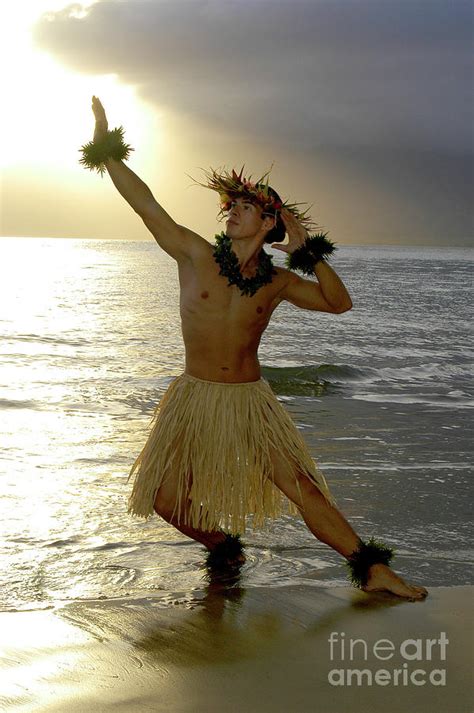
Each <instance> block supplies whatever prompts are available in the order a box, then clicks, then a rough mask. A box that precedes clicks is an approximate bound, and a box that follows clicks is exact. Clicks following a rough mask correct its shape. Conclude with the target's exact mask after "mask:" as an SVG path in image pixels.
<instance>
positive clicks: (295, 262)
mask: <svg viewBox="0 0 474 713" xmlns="http://www.w3.org/2000/svg"><path fill="white" fill-rule="evenodd" d="M326 235H327V233H316V235H310V236H309V237H308V238H306V240H305V241H304V244H303V245H302V246H301V247H299V248H297V249H296V250H295V251H294V252H292V253H290V254H288V255H287V256H286V259H285V264H286V267H287V268H288V269H289V270H299V271H300V272H303V273H304V274H305V275H314V266H315V265H316V263H317V262H319V261H320V260H324V258H325V257H328V256H329V255H331V254H332V253H333V252H334V251H335V250H337V248H336V246H335V245H334V243H333V242H332V240H329V238H327V237H326Z"/></svg>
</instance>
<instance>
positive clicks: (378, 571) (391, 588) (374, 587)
mask: <svg viewBox="0 0 474 713" xmlns="http://www.w3.org/2000/svg"><path fill="white" fill-rule="evenodd" d="M362 589H363V591H364V592H390V593H391V594H396V595H397V596H398V597H404V598H405V599H409V600H411V601H415V600H421V599H424V598H425V597H426V596H427V595H428V590H427V589H425V587H419V586H416V585H414V584H408V582H405V581H404V580H403V579H402V578H401V577H399V576H398V574H396V573H395V572H394V571H393V569H390V567H388V566H387V565H386V564H373V565H372V566H371V567H370V569H369V573H368V579H367V584H366V585H365V586H363V587H362Z"/></svg>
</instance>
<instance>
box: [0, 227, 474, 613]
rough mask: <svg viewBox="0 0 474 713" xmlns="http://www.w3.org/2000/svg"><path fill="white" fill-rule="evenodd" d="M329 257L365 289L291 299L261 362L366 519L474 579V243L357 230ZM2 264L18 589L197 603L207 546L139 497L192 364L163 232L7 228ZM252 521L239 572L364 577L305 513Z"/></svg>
mask: <svg viewBox="0 0 474 713" xmlns="http://www.w3.org/2000/svg"><path fill="white" fill-rule="evenodd" d="M270 252H272V253H274V258H275V262H276V264H283V257H284V256H283V255H281V254H279V253H278V252H277V251H271V250H270ZM331 264H332V265H333V266H334V268H335V269H336V271H337V272H338V274H339V275H340V276H341V277H342V279H343V280H344V282H345V284H346V285H347V287H348V289H349V292H350V294H351V296H352V299H353V303H354V308H353V309H352V310H351V311H350V312H347V313H344V314H342V315H329V314H324V313H318V312H310V311H307V310H301V309H298V308H296V307H294V306H293V305H290V304H288V303H283V304H281V305H280V306H279V307H278V309H277V310H276V312H275V313H274V315H273V319H272V322H271V323H270V325H269V327H268V329H267V331H266V333H265V334H264V336H263V338H262V343H261V347H260V361H261V364H262V372H263V376H264V377H265V378H267V379H268V381H269V382H270V385H271V386H272V388H273V389H274V391H275V392H276V394H277V395H278V398H279V399H281V401H282V402H283V403H284V405H285V407H286V408H287V409H288V410H289V412H290V414H291V415H292V417H293V418H294V420H295V421H296V423H297V426H298V428H299V429H301V432H302V434H303V436H304V437H305V439H306V440H307V442H308V444H309V446H310V450H311V453H312V455H313V457H314V458H315V460H316V461H317V462H318V464H319V466H320V468H321V469H322V470H323V472H324V473H325V475H326V478H327V480H328V482H329V484H330V487H331V489H332V491H333V493H334V495H335V497H336V500H337V502H338V505H339V507H340V509H341V510H342V511H343V512H344V514H345V516H346V517H347V518H348V519H349V521H350V522H351V523H352V524H353V526H354V527H355V529H356V530H357V531H358V533H359V534H360V535H361V537H369V536H371V535H375V536H377V537H379V538H381V539H385V540H386V541H387V542H388V543H390V544H391V545H393V546H395V547H396V550H397V557H396V560H395V562H394V567H395V569H396V570H397V571H399V572H400V573H401V574H403V575H404V576H406V577H407V579H409V580H410V579H411V580H413V581H416V582H419V583H421V584H423V585H425V586H436V585H458V584H467V583H471V582H472V561H473V556H472V545H471V543H472V536H471V532H470V522H471V514H470V504H471V495H472V487H471V485H470V484H471V481H470V462H471V446H470V429H469V426H470V418H471V413H472V406H473V399H472V376H471V375H472V354H471V352H472V340H471V335H470V321H471V320H470V318H471V315H472V304H471V302H472V289H471V287H472V251H469V250H468V249H441V248H415V247H413V248H409V247H364V246H360V247H359V246H350V247H349V246H340V247H339V250H338V252H337V253H336V254H335V256H334V258H333V259H332V261H331ZM0 272H1V280H0V294H1V311H0V319H1V350H0V416H1V434H2V441H1V452H0V488H1V499H0V522H1V523H2V531H3V532H2V534H3V537H2V538H1V542H0V565H1V566H0V609H2V610H22V609H38V608H45V607H51V606H53V605H54V604H55V603H56V604H57V603H61V602H71V601H89V600H94V599H111V600H113V599H123V598H124V597H129V598H130V599H136V598H141V599H143V598H145V599H146V598H153V600H154V602H155V604H156V603H158V605H161V604H163V606H169V605H170V604H176V603H184V604H186V601H188V600H189V599H190V598H192V597H193V596H195V593H196V592H199V591H200V590H201V589H202V588H203V586H204V583H205V579H204V569H203V559H204V548H203V547H202V546H201V545H199V544H197V543H195V542H194V541H192V540H190V539H188V538H186V537H184V535H182V534H181V533H179V532H178V531H176V530H175V529H174V528H173V527H172V526H170V525H168V524H167V523H166V522H164V521H162V520H161V519H160V518H158V517H156V516H154V517H153V518H151V519H150V520H148V521H146V522H145V521H143V520H139V519H136V518H131V517H130V516H129V515H127V512H126V499H127V496H128V493H129V489H130V487H131V484H130V483H129V484H127V482H126V481H127V475H128V471H129V469H130V467H131V465H132V462H133V460H134V459H135V457H136V455H137V454H138V452H139V451H140V449H141V447H142V445H143V443H144V442H145V439H146V436H147V433H148V428H149V422H150V419H151V416H152V412H153V409H154V406H155V404H156V402H157V401H158V399H159V398H160V397H161V395H162V394H163V392H164V391H165V389H166V388H167V386H168V385H169V383H170V381H171V379H172V378H173V377H174V376H176V375H177V374H179V373H180V372H181V371H182V370H183V364H184V348H183V344H182V339H181V332H180V324H179V309H178V280H177V271H176V267H175V263H174V261H173V260H172V259H171V258H169V257H168V256H167V255H166V254H165V253H164V252H163V251H161V250H160V248H159V247H158V246H157V245H156V244H155V243H154V241H153V240H152V239H150V240H149V241H141V242H132V241H99V240H67V239H64V240H62V239H2V240H1V241H0ZM244 539H245V541H246V543H247V558H248V559H247V563H246V564H245V566H244V568H243V569H242V572H241V579H240V586H244V587H258V586H262V585H266V586H274V587H281V586H286V585H288V584H298V583H302V584H312V585H315V586H327V587H330V586H334V585H341V584H347V577H346V569H345V566H344V564H343V559H342V558H341V557H340V555H338V554H337V553H336V552H334V551H333V550H331V549H330V548H329V547H327V546H326V545H324V544H323V543H321V542H319V541H318V540H316V539H315V538H314V537H313V536H312V534H311V533H310V532H309V531H308V529H307V528H306V526H305V524H304V522H303V521H302V520H301V519H299V518H293V517H290V516H286V517H282V518H281V519H280V520H278V521H276V522H273V523H270V524H269V527H268V528H267V530H265V531H263V532H253V531H252V530H251V529H250V530H249V531H248V532H247V534H246V536H245V538H244Z"/></svg>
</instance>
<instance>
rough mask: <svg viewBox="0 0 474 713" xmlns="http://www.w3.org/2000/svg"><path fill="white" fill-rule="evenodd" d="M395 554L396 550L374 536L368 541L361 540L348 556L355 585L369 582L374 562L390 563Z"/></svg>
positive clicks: (347, 564)
mask: <svg viewBox="0 0 474 713" xmlns="http://www.w3.org/2000/svg"><path fill="white" fill-rule="evenodd" d="M393 555H394V550H393V549H392V548H391V547H387V545H385V544H384V543H383V542H378V541H377V540H375V539H374V538H373V537H371V538H370V540H368V541H367V542H364V541H363V540H360V541H359V546H358V548H357V549H356V550H355V551H354V552H353V553H352V554H351V555H349V557H348V558H347V562H346V563H345V564H346V566H347V567H348V568H349V577H350V580H351V583H352V584H353V585H354V587H359V588H360V587H363V586H364V585H366V584H367V579H368V573H369V569H370V567H371V566H372V565H373V564H385V565H388V564H389V562H390V561H391V559H392V557H393Z"/></svg>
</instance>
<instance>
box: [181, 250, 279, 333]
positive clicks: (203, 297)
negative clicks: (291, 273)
mask: <svg viewBox="0 0 474 713" xmlns="http://www.w3.org/2000/svg"><path fill="white" fill-rule="evenodd" d="M179 282H180V310H181V316H182V318H188V319H189V318H193V317H194V318H198V317H201V318H208V319H215V320H216V321H222V320H230V321H232V322H235V323H240V324H241V325H244V324H245V323H247V324H248V325H249V326H250V325H252V324H253V325H256V324H258V323H260V324H262V325H264V324H266V323H267V322H268V320H269V319H270V316H271V314H272V312H273V311H274V309H275V308H276V307H277V305H278V304H279V303H280V301H281V299H280V298H279V293H280V292H281V291H282V289H283V286H284V275H282V274H281V271H278V270H277V275H274V276H273V279H272V282H271V283H269V284H267V285H264V286H263V287H260V288H259V289H258V290H257V292H256V293H255V294H254V295H252V296H251V297H250V296H248V295H242V294H241V291H240V289H239V288H238V287H237V286H236V285H232V286H229V284H228V280H227V278H226V277H224V276H222V275H220V274H219V266H218V265H217V264H216V262H215V261H214V259H213V257H212V254H211V253H210V254H209V259H206V258H205V257H204V258H200V259H199V260H198V261H196V262H195V263H191V262H188V263H185V264H181V265H179Z"/></svg>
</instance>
